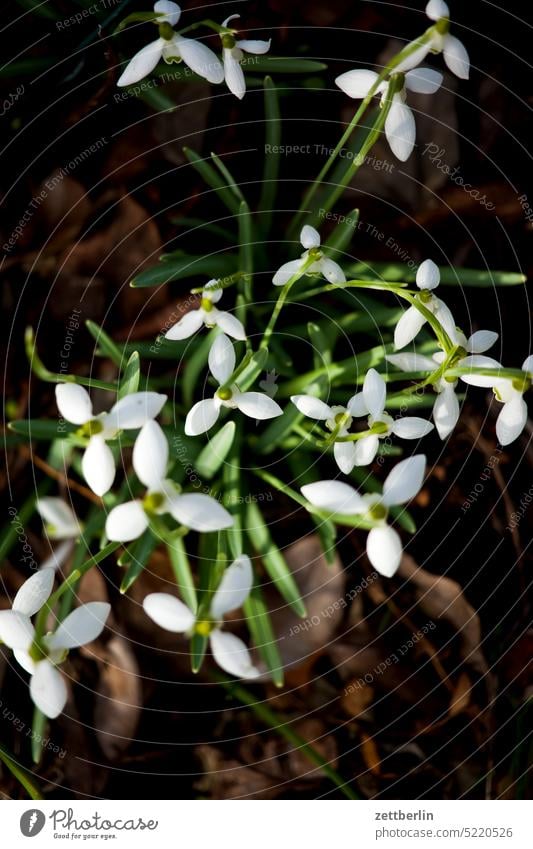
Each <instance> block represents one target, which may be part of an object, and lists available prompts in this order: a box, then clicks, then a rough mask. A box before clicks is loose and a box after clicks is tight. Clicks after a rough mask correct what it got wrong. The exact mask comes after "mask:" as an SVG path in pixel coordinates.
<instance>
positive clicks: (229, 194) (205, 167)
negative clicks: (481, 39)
mask: <svg viewBox="0 0 533 849" xmlns="http://www.w3.org/2000/svg"><path fill="white" fill-rule="evenodd" d="M183 153H184V154H185V156H186V157H187V159H188V160H189V162H190V163H191V165H192V166H193V168H194V169H195V170H196V171H197V172H198V173H199V174H200V176H201V177H202V179H203V180H204V182H205V183H207V185H208V186H210V187H211V188H212V189H213V190H214V191H215V192H216V194H217V195H218V197H219V198H220V200H221V201H222V203H223V204H224V206H226V207H227V208H228V209H229V211H230V212H231V213H233V215H237V213H238V211H239V203H240V201H239V199H238V198H237V197H236V196H235V193H234V192H233V190H232V189H230V188H228V186H227V185H226V180H225V178H223V177H222V176H221V175H220V173H219V172H218V171H217V170H216V169H215V168H213V166H212V165H211V164H210V163H209V162H207V161H206V160H205V159H202V157H201V156H199V155H198V154H197V153H195V152H194V150H191V149H190V148H188V147H184V148H183Z"/></svg>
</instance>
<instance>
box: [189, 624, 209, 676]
mask: <svg viewBox="0 0 533 849" xmlns="http://www.w3.org/2000/svg"><path fill="white" fill-rule="evenodd" d="M208 645H209V637H206V636H205V635H204V634H196V633H195V634H193V635H192V637H191V646H190V651H191V669H192V671H193V672H195V673H196V672H199V671H200V669H201V666H202V663H203V662H204V657H205V653H206V650H207V646H208Z"/></svg>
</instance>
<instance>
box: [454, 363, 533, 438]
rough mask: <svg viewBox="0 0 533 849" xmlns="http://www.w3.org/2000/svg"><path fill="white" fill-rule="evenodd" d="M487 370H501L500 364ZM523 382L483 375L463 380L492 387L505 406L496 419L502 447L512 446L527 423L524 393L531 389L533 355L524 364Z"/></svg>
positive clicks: (497, 398)
mask: <svg viewBox="0 0 533 849" xmlns="http://www.w3.org/2000/svg"><path fill="white" fill-rule="evenodd" d="M485 368H501V366H500V364H499V363H494V364H491V365H487V364H485ZM522 371H523V372H524V379H523V380H516V379H515V380H512V379H510V378H500V377H494V376H490V375H487V376H483V375H482V374H479V373H478V374H468V375H463V376H462V377H461V380H463V381H464V382H465V383H470V384H472V385H473V386H487V387H490V388H491V389H492V390H493V392H494V396H495V398H496V400H497V401H500V403H502V404H503V407H502V409H501V410H500V413H499V415H498V418H497V419H496V436H497V437H498V440H499V442H500V444H501V445H510V444H511V442H514V441H515V439H518V437H519V436H520V434H521V433H522V431H523V430H524V428H525V426H526V423H527V414H528V410H527V404H526V402H525V401H524V397H523V396H524V393H525V392H526V391H527V390H528V389H530V388H531V377H532V372H533V354H530V355H529V357H526V359H525V360H524V362H523V363H522Z"/></svg>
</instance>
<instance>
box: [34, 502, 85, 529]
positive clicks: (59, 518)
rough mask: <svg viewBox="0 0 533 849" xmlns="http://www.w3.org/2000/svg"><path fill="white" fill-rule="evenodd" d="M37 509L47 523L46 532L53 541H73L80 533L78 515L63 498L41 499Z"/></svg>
mask: <svg viewBox="0 0 533 849" xmlns="http://www.w3.org/2000/svg"><path fill="white" fill-rule="evenodd" d="M36 507H37V512H38V513H39V515H40V517H41V519H43V521H44V522H46V525H47V528H46V531H47V534H48V536H49V537H51V539H71V538H72V537H77V536H78V534H79V533H80V524H79V522H78V519H77V517H76V514H75V513H74V511H73V510H72V509H71V507H69V505H68V504H67V503H66V502H65V501H63V499H62V498H52V497H49V496H45V497H44V498H39V499H38V500H37V503H36Z"/></svg>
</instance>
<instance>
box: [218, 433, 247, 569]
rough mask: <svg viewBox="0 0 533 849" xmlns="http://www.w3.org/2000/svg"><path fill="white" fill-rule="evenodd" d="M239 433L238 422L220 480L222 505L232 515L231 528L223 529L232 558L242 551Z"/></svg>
mask: <svg viewBox="0 0 533 849" xmlns="http://www.w3.org/2000/svg"><path fill="white" fill-rule="evenodd" d="M241 433H242V431H241V423H239V425H238V426H236V433H235V438H234V440H233V442H232V445H231V450H230V452H229V455H228V458H227V462H226V463H225V464H224V470H223V472H222V480H223V484H224V486H223V493H224V495H223V499H224V506H225V507H226V509H227V510H228V511H229V513H231V515H232V516H233V526H232V527H231V528H227V530H226V531H225V536H226V539H227V542H228V546H229V551H230V554H231V557H232V558H233V559H235V558H236V557H240V555H241V554H242V552H243V541H242V525H243V521H242V512H243V497H242V491H241V485H242V469H241V456H240V443H241V439H242V436H241Z"/></svg>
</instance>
